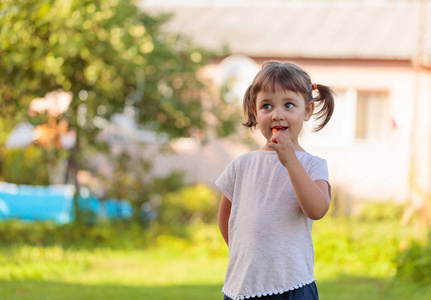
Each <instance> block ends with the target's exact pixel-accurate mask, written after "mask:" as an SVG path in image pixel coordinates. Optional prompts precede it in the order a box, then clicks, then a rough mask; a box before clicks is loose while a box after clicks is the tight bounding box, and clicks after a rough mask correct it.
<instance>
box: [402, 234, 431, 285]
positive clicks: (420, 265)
mask: <svg viewBox="0 0 431 300" xmlns="http://www.w3.org/2000/svg"><path fill="white" fill-rule="evenodd" d="M395 261H396V264H397V278H402V279H409V280H412V281H414V282H418V283H422V284H430V283H431V234H430V235H429V238H428V241H427V242H426V243H424V244H422V243H419V242H416V241H414V242H412V243H411V244H410V246H409V247H408V248H407V249H405V250H404V251H400V253H399V254H398V255H397V257H396V259H395Z"/></svg>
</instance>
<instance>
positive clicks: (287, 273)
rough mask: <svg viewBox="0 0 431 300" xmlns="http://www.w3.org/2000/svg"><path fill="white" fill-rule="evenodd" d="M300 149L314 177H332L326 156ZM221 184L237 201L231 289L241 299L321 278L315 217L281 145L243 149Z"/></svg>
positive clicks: (229, 273)
mask: <svg viewBox="0 0 431 300" xmlns="http://www.w3.org/2000/svg"><path fill="white" fill-rule="evenodd" d="M296 155H297V157H298V159H299V161H300V162H301V164H302V165H303V166H304V168H305V170H306V171H307V173H308V175H309V176H310V178H311V179H312V180H313V181H315V180H319V179H321V180H325V181H327V182H328V183H329V179H328V167H327V164H326V161H325V160H324V159H321V158H319V157H317V156H313V155H311V154H309V153H307V152H300V151H297V152H296ZM216 185H217V186H218V188H219V189H220V190H221V192H222V193H223V194H224V195H225V196H226V197H227V198H228V199H229V200H230V201H231V202H232V208H231V214H230V218H229V264H228V268H227V272H226V279H225V284H224V287H223V293H224V294H225V295H227V296H228V297H230V298H232V299H234V300H238V299H239V300H241V299H245V298H250V297H260V296H267V295H273V294H281V293H283V292H286V291H289V290H293V289H297V288H300V287H302V286H304V285H306V284H309V283H311V282H313V281H315V280H316V279H315V278H314V248H313V241H312V239H311V227H312V224H313V221H312V220H311V219H309V218H307V217H306V216H305V215H304V213H303V212H302V210H301V208H300V206H299V204H298V201H297V199H296V196H295V193H294V191H293V187H292V185H291V183H290V180H289V175H288V173H287V169H286V168H285V167H284V166H283V165H282V164H281V163H280V161H279V159H278V157H277V153H276V152H275V151H265V150H257V151H253V152H250V153H247V154H244V155H241V156H240V157H238V158H236V159H235V160H233V161H232V162H231V163H230V164H229V166H228V167H227V168H226V169H225V170H224V171H223V173H222V174H221V175H220V177H219V178H218V179H217V181H216Z"/></svg>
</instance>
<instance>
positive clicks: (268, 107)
mask: <svg viewBox="0 0 431 300" xmlns="http://www.w3.org/2000/svg"><path fill="white" fill-rule="evenodd" d="M262 108H263V109H271V105H270V104H264V105H263V106H262Z"/></svg>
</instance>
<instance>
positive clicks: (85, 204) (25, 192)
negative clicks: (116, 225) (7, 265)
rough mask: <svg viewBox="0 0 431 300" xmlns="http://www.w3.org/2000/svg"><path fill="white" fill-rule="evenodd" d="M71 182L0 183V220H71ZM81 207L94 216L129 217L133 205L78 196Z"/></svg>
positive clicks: (72, 192)
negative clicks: (64, 183) (45, 184)
mask: <svg viewBox="0 0 431 300" xmlns="http://www.w3.org/2000/svg"><path fill="white" fill-rule="evenodd" d="M74 193H75V188H74V186H73V185H52V186H46V187H45V186H30V185H17V184H12V183H6V182H0V220H1V219H12V218H14V219H22V220H30V221H34V220H53V221H55V222H57V223H59V224H65V223H69V222H70V221H71V220H73V213H74V203H73V197H74ZM79 204H80V206H81V207H82V208H83V209H84V210H87V211H90V212H92V213H94V214H95V215H96V216H97V217H105V218H108V219H109V218H129V217H130V216H131V215H132V206H131V205H130V203H129V202H128V201H126V200H116V199H108V200H105V201H99V200H98V199H97V198H95V197H92V196H90V197H86V198H84V197H80V198H79Z"/></svg>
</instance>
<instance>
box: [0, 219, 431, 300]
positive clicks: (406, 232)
mask: <svg viewBox="0 0 431 300" xmlns="http://www.w3.org/2000/svg"><path fill="white" fill-rule="evenodd" d="M313 235H314V240H315V252H316V264H315V270H316V277H317V278H318V281H317V286H318V289H319V294H320V298H321V299H322V300H325V299H326V300H336V299H343V300H344V299H347V300H348V299H352V300H353V299H367V300H373V299H376V300H377V299H379V300H380V299H409V300H416V299H417V300H419V299H430V298H431V287H427V286H423V285H420V284H415V283H412V282H404V281H401V280H400V279H395V277H394V275H395V272H396V266H395V263H394V261H393V259H394V257H395V255H396V254H397V253H398V251H399V249H400V247H403V245H404V244H405V243H406V242H408V241H409V240H412V239H415V240H421V239H424V238H425V237H426V231H425V230H419V229H418V228H416V227H407V228H402V227H400V226H399V223H398V222H396V221H371V222H361V221H359V220H348V219H333V218H326V219H324V220H322V221H318V222H315V224H314V233H313ZM185 236H189V238H179V237H175V236H171V235H159V236H158V238H157V239H156V240H155V241H154V243H153V246H152V247H147V248H142V249H137V248H133V249H128V250H120V249H109V248H86V249H84V248H79V247H76V248H74V247H69V248H65V247H61V246H46V247H41V246H30V245H9V246H5V245H3V246H1V247H0V299H20V300H26V299H32V300H33V299H104V300H105V299H155V300H164V299H175V300H177V299H180V300H181V299H184V300H186V299H187V300H189V299H191V300H200V299H202V300H204V299H205V300H207V299H209V300H212V299H214V300H215V299H220V300H221V299H222V298H223V296H222V294H221V288H222V284H223V279H224V273H225V270H226V266H227V260H228V249H227V247H226V246H225V245H224V244H223V241H222V238H221V236H220V235H219V233H218V230H217V227H216V226H213V225H211V226H208V225H206V226H204V225H202V226H195V227H193V228H190V229H189V231H188V232H187V234H186V235H185Z"/></svg>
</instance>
